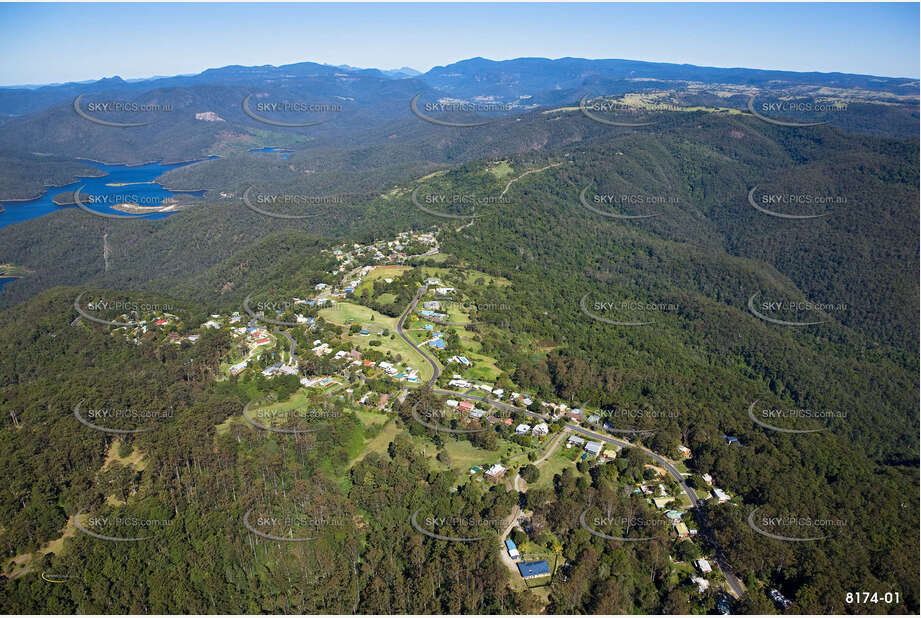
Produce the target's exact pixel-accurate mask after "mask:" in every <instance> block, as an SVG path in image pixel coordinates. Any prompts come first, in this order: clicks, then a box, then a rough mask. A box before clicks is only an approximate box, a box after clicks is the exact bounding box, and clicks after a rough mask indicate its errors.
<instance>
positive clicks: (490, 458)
mask: <svg viewBox="0 0 921 618" xmlns="http://www.w3.org/2000/svg"><path fill="white" fill-rule="evenodd" d="M433 447H434V445H433ZM444 450H446V451H447V452H448V455H450V456H451V467H452V468H453V469H455V470H457V471H458V472H459V473H464V474H466V473H467V472H469V471H470V468H472V467H473V466H481V465H483V464H484V463H490V464H493V463H496V462H498V461H499V459H500V458H501V456H502V453H503V451H504V450H505V449H503V448H502V447H501V446H500V448H499V449H497V450H494V451H487V450H485V449H481V448H477V447H476V446H474V445H472V444H471V443H470V442H468V441H467V440H451V439H450V438H449V439H448V440H447V441H446V442H445V446H444ZM436 454H437V453H436Z"/></svg>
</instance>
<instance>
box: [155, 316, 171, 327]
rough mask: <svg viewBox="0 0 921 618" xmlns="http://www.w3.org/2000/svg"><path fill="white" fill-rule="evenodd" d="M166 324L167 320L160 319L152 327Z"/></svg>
mask: <svg viewBox="0 0 921 618" xmlns="http://www.w3.org/2000/svg"><path fill="white" fill-rule="evenodd" d="M167 322H169V320H167V319H166V318H160V319H159V320H157V321H155V322H154V326H163V325H164V324H166V323H167Z"/></svg>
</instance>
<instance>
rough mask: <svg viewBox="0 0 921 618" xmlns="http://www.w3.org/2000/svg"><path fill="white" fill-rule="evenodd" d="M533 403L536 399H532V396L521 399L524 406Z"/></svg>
mask: <svg viewBox="0 0 921 618" xmlns="http://www.w3.org/2000/svg"><path fill="white" fill-rule="evenodd" d="M532 403H534V400H533V399H531V398H530V397H523V398H522V399H521V405H523V406H524V407H528V406H529V405H531V404H532Z"/></svg>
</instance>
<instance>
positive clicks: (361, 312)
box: [320, 301, 432, 382]
mask: <svg viewBox="0 0 921 618" xmlns="http://www.w3.org/2000/svg"><path fill="white" fill-rule="evenodd" d="M320 317H322V318H323V319H324V320H327V321H329V322H332V323H333V324H338V325H340V326H346V325H350V324H373V325H374V326H376V327H378V328H381V329H387V330H389V331H390V332H391V334H392V335H393V337H392V338H391V337H390V336H387V337H383V336H380V335H372V336H370V337H363V336H361V335H358V334H355V335H347V336H345V337H344V339H345V340H346V341H348V342H349V343H351V344H352V345H354V346H355V347H357V348H359V349H361V350H379V351H380V352H383V353H384V354H390V355H391V356H393V357H394V358H396V356H397V355H399V356H400V357H401V358H402V360H403V362H405V363H408V364H409V365H410V366H412V367H413V368H415V369H418V370H419V380H420V382H426V381H427V380H429V379H430V378H431V377H432V367H431V365H429V363H428V361H426V360H425V358H423V357H422V355H421V354H419V353H418V352H417V351H416V350H414V349H413V348H412V346H410V345H409V344H408V343H406V342H405V341H404V340H403V338H402V337H400V336H398V335H396V324H397V318H391V317H388V316H386V315H383V314H382V313H378V312H377V311H375V310H374V309H371V308H370V307H365V306H363V305H356V304H355V303H350V302H348V301H340V302H338V303H336V304H335V305H333V306H332V307H328V308H326V309H321V310H320ZM371 341H379V342H380V345H379V346H372V345H370V342H371Z"/></svg>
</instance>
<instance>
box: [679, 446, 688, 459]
mask: <svg viewBox="0 0 921 618" xmlns="http://www.w3.org/2000/svg"><path fill="white" fill-rule="evenodd" d="M678 453H679V454H680V455H681V456H682V457H684V458H685V459H688V458H690V456H691V449H689V448H688V447H686V446H685V445H683V444H679V445H678Z"/></svg>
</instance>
